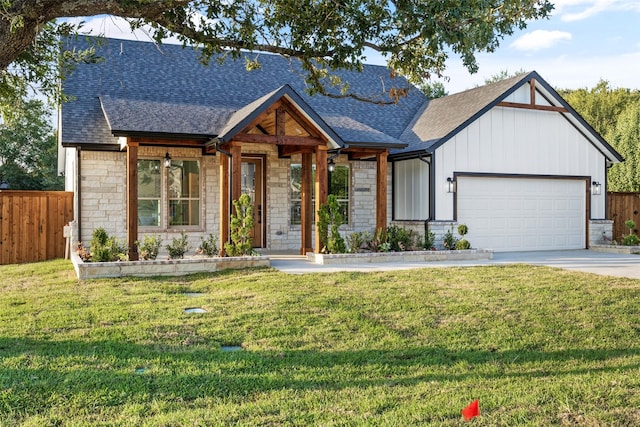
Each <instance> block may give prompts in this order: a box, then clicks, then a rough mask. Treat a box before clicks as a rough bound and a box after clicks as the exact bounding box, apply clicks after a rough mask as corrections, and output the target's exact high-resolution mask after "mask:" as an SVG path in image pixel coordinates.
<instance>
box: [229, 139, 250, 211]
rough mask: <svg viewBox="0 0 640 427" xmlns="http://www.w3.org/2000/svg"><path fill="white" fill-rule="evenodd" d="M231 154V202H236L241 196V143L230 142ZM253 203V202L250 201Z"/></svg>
mask: <svg viewBox="0 0 640 427" xmlns="http://www.w3.org/2000/svg"><path fill="white" fill-rule="evenodd" d="M229 145H230V148H231V149H230V150H229V151H230V152H231V200H232V201H233V200H238V199H239V198H240V195H241V194H242V143H241V142H237V141H232V142H231V143H230V144H229ZM252 201H253V200H252Z"/></svg>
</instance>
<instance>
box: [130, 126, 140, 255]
mask: <svg viewBox="0 0 640 427" xmlns="http://www.w3.org/2000/svg"><path fill="white" fill-rule="evenodd" d="M137 240H138V143H137V142H132V141H131V139H130V138H127V246H128V247H129V260H131V261H137V260H138V259H139V256H138V245H136V241H137Z"/></svg>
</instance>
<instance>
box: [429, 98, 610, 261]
mask: <svg viewBox="0 0 640 427" xmlns="http://www.w3.org/2000/svg"><path fill="white" fill-rule="evenodd" d="M510 98H512V99H507V101H509V102H528V86H527V89H526V90H525V89H521V90H518V91H516V92H515V93H514V94H512V95H511V96H510ZM536 102H538V103H539V104H541V105H549V104H548V102H547V101H546V100H545V99H544V98H542V96H537V97H536ZM434 158H435V164H436V165H437V166H436V176H435V179H436V182H435V191H436V194H435V197H436V218H437V219H441V220H451V219H453V218H456V219H457V221H458V223H467V225H468V226H469V229H470V231H469V236H468V237H469V241H471V243H472V244H473V245H474V246H477V245H480V244H481V240H482V239H483V238H484V237H481V233H483V231H482V230H483V229H484V226H483V225H482V224H485V223H486V221H488V219H486V218H485V219H477V221H478V222H477V223H474V222H473V221H476V220H473V218H474V217H476V216H478V217H479V218H481V217H482V216H483V214H482V213H481V212H482V209H485V208H486V209H491V210H493V218H494V220H492V221H493V223H494V227H493V228H492V230H493V231H492V233H493V234H497V233H501V234H504V235H505V238H504V239H502V241H500V238H496V240H493V241H492V242H491V245H490V246H487V247H488V248H492V249H494V250H518V249H516V247H518V246H520V247H521V249H519V250H534V249H553V248H584V247H585V244H584V240H585V236H586V231H585V227H586V225H585V224H586V221H587V219H588V218H586V216H587V213H586V205H585V204H586V203H587V200H586V197H587V195H586V187H585V186H586V185H587V184H586V179H585V177H587V178H588V179H592V180H594V181H598V182H600V183H601V184H602V195H599V196H591V198H590V201H589V206H590V215H589V216H590V218H604V216H605V197H604V194H606V177H605V157H604V156H603V154H602V152H601V151H599V150H598V148H596V147H595V146H594V145H593V144H592V143H591V142H590V141H589V140H588V139H587V138H586V137H585V136H584V135H583V134H582V133H580V132H579V131H578V130H577V129H576V128H575V127H574V126H573V125H572V124H571V123H570V122H569V121H568V120H566V119H565V117H564V116H563V114H562V113H558V112H553V111H541V110H530V109H519V108H510V107H499V106H496V107H493V108H492V109H490V110H489V111H487V112H486V113H484V114H483V115H482V116H480V117H479V118H478V119H476V120H475V121H474V122H473V123H471V124H470V125H468V126H467V127H466V128H465V129H463V130H461V131H460V132H459V133H457V134H456V135H455V136H454V137H452V139H450V140H449V141H447V142H446V143H444V144H443V145H442V146H440V147H438V148H437V149H436V152H435V153H434ZM465 173H467V174H483V175H486V176H488V175H496V176H505V175H507V176H508V175H512V176H516V175H517V176H518V177H517V178H504V179H506V180H507V181H504V182H502V181H487V180H486V179H485V180H483V179H480V178H477V177H476V178H475V179H471V178H466V179H465V178H463V176H464V174H465ZM454 174H458V175H459V176H458V188H457V193H456V194H455V197H456V198H457V205H456V206H457V209H458V212H457V213H456V212H454V202H453V201H454V194H451V193H447V192H446V187H447V177H453V176H454ZM527 177H531V179H526V178H527ZM535 177H538V178H540V177H562V178H571V177H574V178H579V179H568V180H567V179H534V178H535ZM501 179H502V178H501ZM509 179H512V180H513V181H509ZM470 192H479V194H477V195H471V194H470ZM503 192H504V193H506V194H508V196H504V195H502V193H503ZM521 193H525V194H526V193H537V194H538V196H536V197H535V198H528V197H526V196H522V197H521V196H519V195H518V194H521ZM547 196H548V197H547ZM482 199H484V202H482V203H485V204H486V207H485V208H483V207H482V203H481V202H480V200H482ZM563 200H564V201H566V202H567V203H566V204H565V203H564V202H563ZM566 205H567V206H566ZM568 205H570V206H568ZM473 209H476V210H477V211H476V212H474V211H473ZM529 210H535V211H537V212H539V216H538V217H532V216H531V215H532V214H530V213H527V211H529ZM456 214H457V215H456ZM550 218H554V219H553V221H552V220H551V219H550ZM483 221H484V222H483ZM497 223H503V224H506V225H504V226H503V227H502V228H501V227H500V226H499V225H498V224H497ZM536 224H537V225H536ZM571 224H575V225H576V226H579V227H580V229H572V228H571V227H573V225H571ZM474 227H475V228H476V230H474ZM505 227H507V229H505ZM532 227H535V231H534V228H532ZM517 229H520V230H522V231H521V232H520V236H522V235H527V234H528V235H529V236H531V233H532V232H535V233H538V234H540V233H542V234H540V236H539V237H536V238H535V239H534V240H536V241H533V240H531V241H530V242H529V243H528V244H525V245H519V244H518V243H517V242H516V240H518V239H520V237H514V236H515V235H514V234H513V233H516V234H517V233H518V232H516V231H514V232H513V233H512V232H511V231H510V230H517ZM546 229H549V230H552V231H550V232H549V233H547V232H546V231H544V230H546ZM564 229H566V230H572V231H567V233H568V234H571V235H577V237H578V239H579V240H576V239H573V240H571V239H569V236H568V234H567V233H565V232H564V231H562V230H564ZM474 231H475V232H477V233H478V236H477V237H478V239H479V240H480V241H479V242H476V241H474V240H473V238H474ZM544 234H553V235H555V236H556V237H554V238H553V239H552V238H551V237H548V236H546V237H545V236H544ZM509 236H511V237H509ZM546 242H552V243H549V244H547V243H546ZM493 246H496V247H493ZM477 247H480V246H477ZM500 248H503V249H500ZM512 248H513V249H512Z"/></svg>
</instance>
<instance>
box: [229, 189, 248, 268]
mask: <svg viewBox="0 0 640 427" xmlns="http://www.w3.org/2000/svg"><path fill="white" fill-rule="evenodd" d="M233 207H234V213H233V215H231V242H227V243H225V244H224V251H225V254H226V255H227V256H243V255H254V254H255V251H254V250H253V238H252V237H251V233H252V232H253V204H252V203H251V197H249V195H248V194H242V195H241V196H240V197H239V198H238V200H234V201H233Z"/></svg>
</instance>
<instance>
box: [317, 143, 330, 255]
mask: <svg viewBox="0 0 640 427" xmlns="http://www.w3.org/2000/svg"><path fill="white" fill-rule="evenodd" d="M327 178H328V176H327V146H324V145H320V146H318V147H316V182H315V185H316V206H315V210H316V212H315V217H316V244H315V246H316V248H315V252H316V253H320V251H322V243H321V242H320V230H319V229H318V223H319V221H320V218H319V216H318V211H319V210H320V206H322V205H323V204H325V203H326V202H327Z"/></svg>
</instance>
